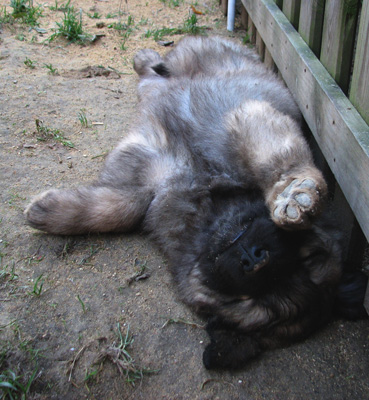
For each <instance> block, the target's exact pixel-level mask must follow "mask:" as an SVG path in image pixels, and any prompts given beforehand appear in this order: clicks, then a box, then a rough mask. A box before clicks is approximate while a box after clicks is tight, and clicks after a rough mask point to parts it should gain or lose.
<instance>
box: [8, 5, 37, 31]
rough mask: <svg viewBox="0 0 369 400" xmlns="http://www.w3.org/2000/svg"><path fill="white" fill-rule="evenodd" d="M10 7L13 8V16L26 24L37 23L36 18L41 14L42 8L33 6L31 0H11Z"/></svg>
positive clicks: (32, 24) (35, 24) (33, 24)
mask: <svg viewBox="0 0 369 400" xmlns="http://www.w3.org/2000/svg"><path fill="white" fill-rule="evenodd" d="M10 7H12V8H13V12H12V17H13V18H15V19H20V20H21V22H22V23H24V24H26V25H30V26H38V25H39V23H38V19H39V18H40V17H41V16H42V9H41V7H33V0H11V1H10Z"/></svg>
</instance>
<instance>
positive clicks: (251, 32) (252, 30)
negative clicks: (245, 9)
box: [247, 18, 256, 43]
mask: <svg viewBox="0 0 369 400" xmlns="http://www.w3.org/2000/svg"><path fill="white" fill-rule="evenodd" d="M247 24H248V29H247V33H248V35H249V37H250V42H251V43H255V41H256V27H255V25H254V23H253V22H252V19H251V18H249V19H248V22H247Z"/></svg>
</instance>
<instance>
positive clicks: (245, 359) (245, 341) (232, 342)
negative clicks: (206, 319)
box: [202, 329, 261, 369]
mask: <svg viewBox="0 0 369 400" xmlns="http://www.w3.org/2000/svg"><path fill="white" fill-rule="evenodd" d="M207 331H208V333H209V335H210V338H211V342H210V344H208V345H207V346H206V348H205V351H204V354H203V357H202V360H203V363H204V366H205V368H206V369H240V368H243V367H244V366H245V365H247V364H248V363H249V362H250V361H251V360H252V359H254V358H255V357H257V356H258V355H259V354H260V352H261V350H260V347H259V344H258V342H257V341H256V340H255V339H253V338H251V337H250V336H248V335H245V334H243V333H241V332H237V331H233V330H219V331H209V329H207Z"/></svg>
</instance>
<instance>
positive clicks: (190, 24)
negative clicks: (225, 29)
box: [145, 14, 207, 41]
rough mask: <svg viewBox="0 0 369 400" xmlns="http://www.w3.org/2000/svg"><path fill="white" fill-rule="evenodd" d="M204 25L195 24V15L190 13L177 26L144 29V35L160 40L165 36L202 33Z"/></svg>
mask: <svg viewBox="0 0 369 400" xmlns="http://www.w3.org/2000/svg"><path fill="white" fill-rule="evenodd" d="M206 29H207V27H206V26H197V17H196V15H195V14H192V15H191V17H189V18H188V19H187V20H185V21H184V23H183V25H182V26H181V27H179V28H162V29H156V30H148V31H146V34H145V37H146V38H149V37H153V38H154V40H155V41H158V40H162V39H163V38H164V37H165V36H173V35H183V34H190V35H202V34H204V33H205V31H206Z"/></svg>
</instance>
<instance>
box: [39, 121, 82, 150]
mask: <svg viewBox="0 0 369 400" xmlns="http://www.w3.org/2000/svg"><path fill="white" fill-rule="evenodd" d="M35 122H36V130H37V134H38V135H39V136H37V140H39V141H41V142H45V141H47V140H50V139H53V140H55V141H57V142H59V143H61V144H62V145H63V146H65V147H70V148H74V147H75V146H74V144H73V143H72V142H71V141H70V140H68V139H66V138H65V137H64V135H63V133H62V132H61V131H60V130H59V129H51V128H48V127H46V126H45V125H44V124H43V122H42V121H41V120H39V119H36V121H35Z"/></svg>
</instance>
